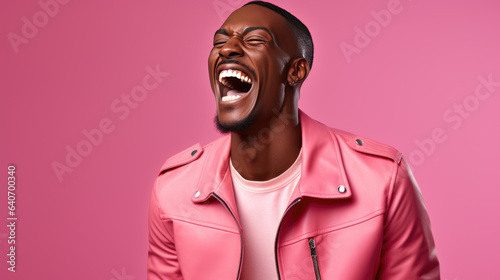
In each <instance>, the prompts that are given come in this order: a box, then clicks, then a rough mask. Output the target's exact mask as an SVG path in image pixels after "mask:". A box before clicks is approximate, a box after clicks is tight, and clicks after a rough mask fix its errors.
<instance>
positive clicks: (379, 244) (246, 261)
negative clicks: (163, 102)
mask: <svg viewBox="0 0 500 280" xmlns="http://www.w3.org/2000/svg"><path fill="white" fill-rule="evenodd" d="M312 62H313V44H312V39H311V36H310V34H309V31H308V30H307V27H305V26H304V25H303V24H302V23H301V22H300V21H299V20H298V19H296V18H295V17H294V16H293V15H291V14H289V13H288V12H286V11H285V10H283V9H281V8H279V7H276V6H274V5H272V4H269V3H266V2H260V1H254V2H250V3H248V4H247V5H245V6H243V7H242V8H240V9H238V10H236V11H235V12H233V13H232V14H231V15H230V16H229V17H228V18H227V20H226V21H225V22H224V24H223V25H222V26H221V28H220V29H219V30H217V31H216V32H215V36H214V47H213V49H212V51H211V53H210V56H209V59H208V70H209V76H210V83H211V87H212V90H213V92H214V96H215V102H216V107H217V110H216V111H217V115H216V124H217V127H218V129H219V130H220V131H222V132H227V133H226V134H225V135H224V136H223V137H221V138H219V139H218V140H216V141H214V142H212V143H210V144H208V145H206V146H204V147H201V146H200V145H199V144H196V145H194V146H193V147H191V148H189V149H187V150H186V151H184V152H181V153H179V154H177V155H175V156H173V157H171V158H170V159H168V160H167V162H166V163H165V164H164V166H163V167H162V169H161V172H160V176H159V177H158V179H157V180H156V183H155V186H154V189H153V194H152V198H151V205H150V216H149V232H150V236H149V258H148V279H151V280H153V279H185V280H191V279H196V280H199V279H217V280H220V279H243V280H249V279H250V280H271V279H287V280H288V279H439V263H438V260H437V257H436V252H435V246H434V241H433V237H432V233H431V230H430V222H429V218H428V216H427V213H426V210H425V206H424V204H423V200H422V197H421V195H420V191H419V189H418V186H417V185H416V182H415V181H414V179H413V176H412V175H411V172H410V170H409V168H408V166H407V164H406V162H405V161H404V159H403V158H402V156H401V153H399V152H398V151H396V150H395V149H393V148H391V147H389V146H386V145H383V144H380V143H377V142H375V141H373V140H370V139H366V138H363V137H359V136H356V135H352V134H349V133H346V132H342V131H339V130H335V129H331V128H328V127H326V126H325V125H323V124H321V123H319V122H316V121H314V120H312V119H311V118H309V117H308V116H307V115H306V114H305V113H303V112H302V111H300V110H299V109H298V105H297V103H298V99H299V92H300V88H301V85H302V83H303V82H304V80H305V79H306V78H307V76H308V74H309V71H310V68H311V66H312Z"/></svg>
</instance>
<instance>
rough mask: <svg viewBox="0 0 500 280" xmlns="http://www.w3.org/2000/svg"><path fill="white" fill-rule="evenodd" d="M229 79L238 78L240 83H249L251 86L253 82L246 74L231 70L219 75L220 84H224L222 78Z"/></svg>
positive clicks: (223, 71)
mask: <svg viewBox="0 0 500 280" xmlns="http://www.w3.org/2000/svg"><path fill="white" fill-rule="evenodd" d="M227 77H233V78H237V79H240V81H242V82H245V83H249V84H251V83H252V80H251V79H250V78H249V77H248V76H247V75H246V74H245V73H243V72H241V71H239V70H231V69H228V70H222V72H220V74H219V82H221V83H222V78H227Z"/></svg>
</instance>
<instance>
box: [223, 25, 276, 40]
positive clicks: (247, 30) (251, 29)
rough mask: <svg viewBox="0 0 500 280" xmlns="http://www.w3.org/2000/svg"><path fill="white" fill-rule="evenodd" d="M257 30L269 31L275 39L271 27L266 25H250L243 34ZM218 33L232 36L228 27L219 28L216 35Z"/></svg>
mask: <svg viewBox="0 0 500 280" xmlns="http://www.w3.org/2000/svg"><path fill="white" fill-rule="evenodd" d="M255 30H264V31H265V32H267V33H268V34H269V36H271V38H273V39H274V36H273V34H272V33H271V31H269V29H267V28H265V27H259V26H250V27H247V28H245V29H244V30H243V35H246V34H248V33H250V32H252V31H255ZM217 34H221V35H225V36H231V34H229V32H228V31H227V30H226V29H222V28H221V29H219V30H217V31H215V34H214V36H215V35H217Z"/></svg>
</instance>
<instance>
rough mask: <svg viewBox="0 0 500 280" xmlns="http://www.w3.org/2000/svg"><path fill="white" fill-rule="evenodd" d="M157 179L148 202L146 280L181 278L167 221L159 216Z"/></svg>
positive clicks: (176, 279)
mask: <svg viewBox="0 0 500 280" xmlns="http://www.w3.org/2000/svg"><path fill="white" fill-rule="evenodd" d="M157 184H158V179H157V180H156V182H155V187H154V188H153V192H152V194H151V201H150V204H149V218H148V228H149V249H148V269H147V279H148V280H159V279H161V280H164V279H169V280H182V279H183V278H182V274H181V271H180V268H179V263H178V260H177V252H176V249H175V244H174V241H173V235H172V232H171V228H170V229H169V227H168V226H167V223H169V222H167V221H164V220H162V218H161V216H160V215H161V209H160V208H159V204H158V199H157V197H156V189H157Z"/></svg>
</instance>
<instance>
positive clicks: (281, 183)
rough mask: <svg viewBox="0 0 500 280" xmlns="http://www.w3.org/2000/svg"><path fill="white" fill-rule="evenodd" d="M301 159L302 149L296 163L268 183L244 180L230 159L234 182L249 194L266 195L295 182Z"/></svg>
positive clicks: (298, 173)
mask: <svg viewBox="0 0 500 280" xmlns="http://www.w3.org/2000/svg"><path fill="white" fill-rule="evenodd" d="M301 158H302V149H300V152H299V155H298V156H297V158H296V159H295V162H294V163H293V164H292V165H291V166H290V167H289V168H288V169H287V170H286V171H285V172H283V173H281V174H280V175H278V176H277V177H274V178H272V179H270V180H267V181H252V180H247V179H245V178H243V177H242V176H241V175H240V173H238V171H237V170H236V169H235V168H234V166H233V162H232V160H231V159H229V163H230V166H231V173H232V174H233V180H235V181H237V182H238V183H239V184H236V185H238V186H239V187H241V189H243V190H244V191H247V192H252V193H266V192H273V191H277V190H279V189H281V188H284V187H286V186H287V185H289V184H290V183H291V182H292V181H293V180H295V179H296V178H297V177H298V176H299V175H300V172H301V166H302V164H301Z"/></svg>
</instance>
